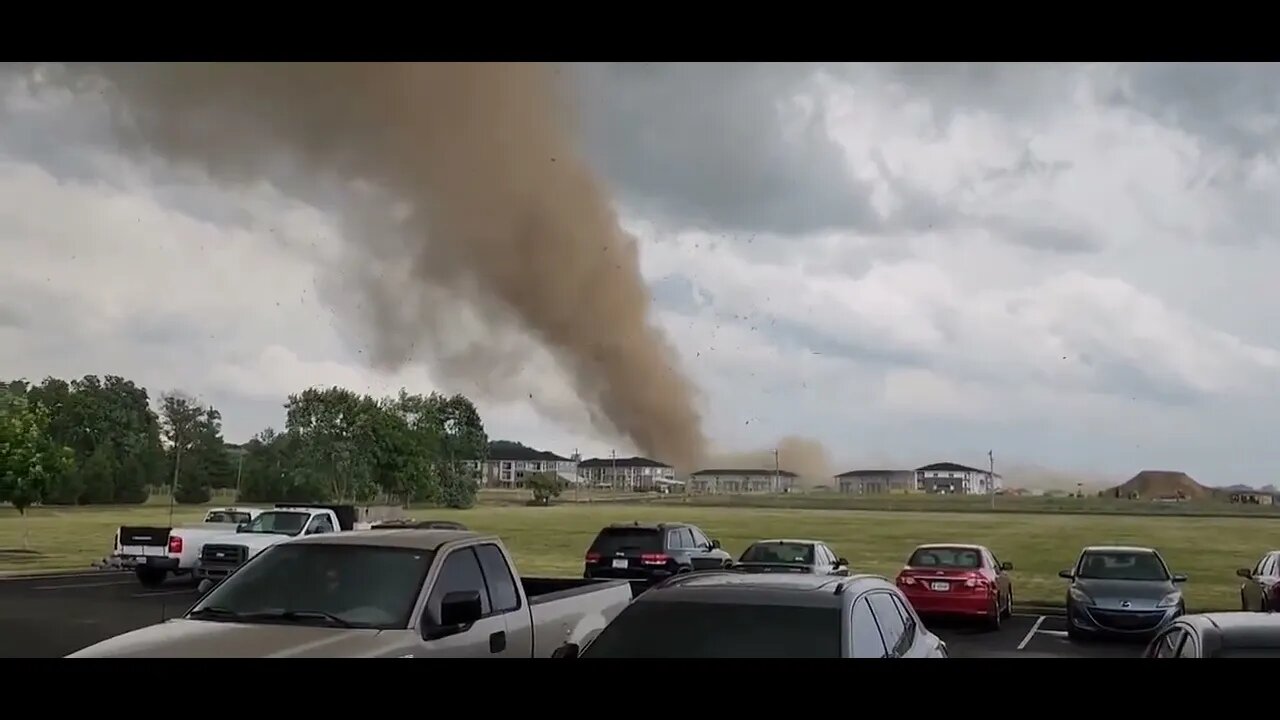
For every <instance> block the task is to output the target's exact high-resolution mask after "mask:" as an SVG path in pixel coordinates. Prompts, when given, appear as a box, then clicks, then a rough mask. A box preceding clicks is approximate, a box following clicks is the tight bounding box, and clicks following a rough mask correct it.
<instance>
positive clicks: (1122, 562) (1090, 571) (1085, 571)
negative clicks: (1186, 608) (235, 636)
mask: <svg viewBox="0 0 1280 720" xmlns="http://www.w3.org/2000/svg"><path fill="white" fill-rule="evenodd" d="M1076 577H1079V578H1082V579H1090V580H1136V581H1155V580H1168V579H1169V572H1168V570H1167V569H1166V568H1165V566H1164V563H1163V562H1162V561H1161V560H1160V557H1159V556H1157V555H1156V554H1155V553H1153V552H1129V551H1126V550H1114V551H1107V550H1103V551H1099V550H1092V551H1090V552H1087V553H1085V554H1084V556H1083V557H1081V558H1080V565H1079V566H1078V568H1077V569H1076Z"/></svg>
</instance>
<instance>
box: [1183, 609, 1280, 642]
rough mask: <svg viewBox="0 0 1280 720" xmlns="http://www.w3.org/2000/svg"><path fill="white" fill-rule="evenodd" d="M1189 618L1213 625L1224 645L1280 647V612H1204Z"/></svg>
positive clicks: (1188, 618)
mask: <svg viewBox="0 0 1280 720" xmlns="http://www.w3.org/2000/svg"><path fill="white" fill-rule="evenodd" d="M1187 620H1189V621H1192V622H1200V623H1206V624H1208V625H1211V626H1213V627H1214V629H1216V630H1217V631H1218V634H1219V637H1220V638H1221V642H1222V646H1223V647H1231V648H1241V647H1280V613H1256V612H1218V613H1202V614H1199V615H1189V616H1187Z"/></svg>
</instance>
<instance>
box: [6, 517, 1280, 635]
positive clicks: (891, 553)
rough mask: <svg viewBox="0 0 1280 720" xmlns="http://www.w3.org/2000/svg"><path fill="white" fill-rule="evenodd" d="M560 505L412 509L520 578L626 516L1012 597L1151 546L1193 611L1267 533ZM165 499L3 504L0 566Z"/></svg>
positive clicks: (100, 530) (1173, 524)
mask: <svg viewBox="0 0 1280 720" xmlns="http://www.w3.org/2000/svg"><path fill="white" fill-rule="evenodd" d="M593 499H594V500H598V501H599V500H613V502H609V501H604V502H592V503H585V502H578V503H569V502H566V503H564V504H562V505H558V506H554V507H549V508H531V507H523V506H522V505H521V504H519V503H520V502H522V501H520V500H519V498H518V497H517V496H515V495H512V496H510V497H508V496H506V495H502V494H487V493H486V495H485V498H484V500H485V502H484V504H482V505H481V506H479V507H477V508H475V509H472V510H465V511H450V510H439V509H420V510H415V511H414V512H413V515H414V516H415V517H417V518H419V519H425V518H429V517H430V518H450V519H456V520H459V521H461V522H464V523H466V524H467V525H468V527H470V528H472V529H475V530H481V531H486V532H493V533H497V534H499V535H500V536H501V537H502V538H503V539H504V540H505V541H506V543H507V545H508V546H509V547H510V548H511V550H512V551H513V552H514V553H515V555H516V559H517V562H518V563H519V567H520V569H521V571H522V572H524V573H526V574H528V575H561V576H577V575H578V574H579V573H580V572H581V571H582V555H583V553H584V551H585V550H586V547H587V545H588V544H589V543H590V541H591V539H592V537H593V536H594V535H595V533H596V531H597V530H598V529H599V528H600V526H601V525H604V524H607V523H611V522H629V521H632V520H641V521H646V520H651V521H656V520H668V521H676V520H678V521H687V522H692V523H696V524H697V525H699V526H701V527H702V528H703V529H704V530H706V532H707V533H708V534H710V535H711V536H712V537H714V538H717V539H719V540H720V541H721V543H723V545H724V547H725V548H726V549H727V550H728V551H729V552H731V553H734V554H737V553H738V552H741V551H742V549H743V548H745V546H746V545H747V544H748V543H749V542H751V541H752V540H756V539H759V538H764V537H787V536H789V537H806V538H819V539H823V540H826V541H827V542H829V543H831V544H832V546H833V547H834V548H835V549H836V551H837V552H838V553H840V554H842V555H843V556H844V557H846V558H848V559H849V561H850V563H851V564H852V566H853V567H854V569H855V570H859V571H868V572H875V573H880V574H885V575H889V576H892V575H893V574H894V573H896V572H897V570H898V569H899V568H900V567H901V566H902V563H903V561H904V560H905V559H906V557H907V555H908V553H909V552H910V551H911V549H912V548H913V547H914V546H915V545H916V544H918V543H922V542H945V541H957V542H977V543H982V544H985V545H988V546H989V547H991V548H992V550H994V551H995V552H996V554H997V555H998V556H999V557H1000V559H1001V560H1007V561H1009V562H1012V563H1013V564H1014V568H1015V569H1014V572H1013V577H1014V589H1015V594H1016V596H1017V598H1018V600H1019V602H1023V603H1026V602H1039V603H1050V604H1060V603H1061V601H1062V597H1063V593H1064V583H1063V581H1062V580H1061V579H1059V578H1058V577H1057V573H1058V571H1059V570H1061V569H1063V568H1065V567H1069V566H1070V565H1071V564H1072V562H1073V561H1074V560H1075V556H1076V554H1077V552H1078V551H1079V549H1080V548H1081V547H1082V546H1084V545H1087V544H1099V543H1117V544H1138V545H1151V546H1154V547H1156V548H1158V549H1160V551H1161V552H1162V553H1164V555H1165V557H1166V559H1167V560H1168V561H1169V563H1170V564H1171V565H1172V566H1173V569H1174V571H1175V572H1183V573H1187V574H1188V575H1189V576H1190V582H1188V583H1187V585H1186V595H1187V600H1188V605H1189V606H1190V607H1191V608H1192V609H1193V610H1194V609H1233V608H1237V607H1238V606H1239V581H1238V578H1236V577H1235V574H1234V573H1235V569H1236V568H1238V567H1245V566H1248V565H1252V564H1253V563H1254V562H1255V561H1256V560H1257V558H1258V557H1260V556H1261V554H1262V552H1263V551H1265V550H1268V549H1271V547H1273V546H1280V541H1276V540H1272V539H1271V538H1274V537H1275V536H1276V532H1275V531H1274V530H1273V529H1272V528H1273V523H1272V522H1270V521H1268V520H1267V519H1263V518H1246V517H1237V518H1231V517H1194V516H1187V517H1158V516H1141V515H1107V514H1094V515H1086V514H1051V513H1048V512H1029V513H1017V512H997V513H980V512H976V511H970V512H943V511H941V510H932V511H917V512H912V511H898V512H876V511H866V510H819V509H808V508H790V507H747V506H740V507H710V506H705V505H702V504H700V503H698V502H690V503H680V502H646V503H624V502H618V501H617V500H618V498H603V497H597V498H593ZM202 514H203V509H201V508H190V507H179V508H178V509H177V511H176V513H175V516H174V520H175V523H187V522H195V521H198V520H199V519H200V517H201V516H202ZM167 521H168V510H167V507H166V506H165V505H164V504H163V503H151V504H148V505H143V506H137V507H87V508H49V509H38V510H35V511H33V512H32V513H31V515H30V517H29V519H28V520H27V524H28V525H29V527H30V531H31V547H32V549H33V550H34V551H36V552H35V553H30V554H28V553H21V552H15V550H17V549H18V548H20V547H21V544H22V530H23V521H21V520H20V519H19V517H18V514H17V513H16V512H14V511H13V510H12V509H8V508H3V509H0V572H4V571H30V570H41V569H51V568H85V567H87V566H88V565H89V564H90V563H91V562H92V561H94V560H97V559H100V558H102V557H103V556H104V555H106V554H107V553H108V552H109V551H110V550H111V538H112V536H113V534H114V532H115V529H116V527H117V526H119V525H122V524H161V525H163V524H167Z"/></svg>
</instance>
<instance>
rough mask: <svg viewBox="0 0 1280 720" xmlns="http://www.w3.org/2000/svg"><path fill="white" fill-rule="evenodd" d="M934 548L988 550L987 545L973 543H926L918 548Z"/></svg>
mask: <svg viewBox="0 0 1280 720" xmlns="http://www.w3.org/2000/svg"><path fill="white" fill-rule="evenodd" d="M933 548H961V549H964V550H986V549H987V546H986V545H974V544H973V543H925V544H924V545H917V546H916V550H930V549H933Z"/></svg>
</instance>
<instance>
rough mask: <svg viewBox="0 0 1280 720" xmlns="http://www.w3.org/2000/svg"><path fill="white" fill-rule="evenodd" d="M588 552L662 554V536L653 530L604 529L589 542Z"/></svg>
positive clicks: (604, 553)
mask: <svg viewBox="0 0 1280 720" xmlns="http://www.w3.org/2000/svg"><path fill="white" fill-rule="evenodd" d="M590 551H591V552H594V553H599V554H601V555H614V554H617V553H627V552H631V553H642V552H662V534H661V533H659V532H658V531H657V530H656V529H654V528H605V529H603V530H601V531H600V534H599V535H596V539H595V540H593V541H592V542H591V548H590Z"/></svg>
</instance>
